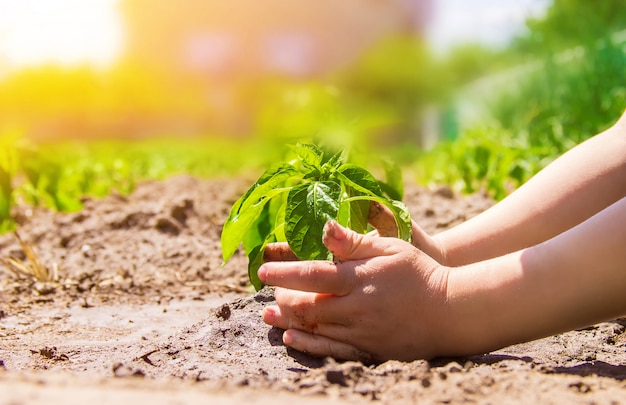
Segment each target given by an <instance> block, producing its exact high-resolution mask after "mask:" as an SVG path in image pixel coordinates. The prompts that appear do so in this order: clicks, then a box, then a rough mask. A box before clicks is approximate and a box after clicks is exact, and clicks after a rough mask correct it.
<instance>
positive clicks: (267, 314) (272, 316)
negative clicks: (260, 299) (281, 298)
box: [262, 307, 276, 324]
mask: <svg viewBox="0 0 626 405" xmlns="http://www.w3.org/2000/svg"><path fill="white" fill-rule="evenodd" d="M262 316H263V322H265V323H267V324H272V323H273V322H274V321H275V320H276V311H274V309H273V308H270V307H267V308H264V309H263V315H262Z"/></svg>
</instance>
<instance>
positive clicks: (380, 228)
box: [367, 201, 398, 237]
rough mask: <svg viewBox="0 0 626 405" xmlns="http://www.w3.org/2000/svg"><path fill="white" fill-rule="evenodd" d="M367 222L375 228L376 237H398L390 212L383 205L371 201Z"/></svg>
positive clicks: (396, 227)
mask: <svg viewBox="0 0 626 405" xmlns="http://www.w3.org/2000/svg"><path fill="white" fill-rule="evenodd" d="M367 221H368V222H369V223H370V225H372V226H373V227H374V228H376V231H377V232H378V236H390V237H397V236H398V226H397V225H396V220H395V218H394V216H393V213H392V212H391V210H390V209H389V208H387V207H385V206H384V205H382V204H380V203H377V202H374V201H372V202H371V203H370V211H369V217H368V218H367Z"/></svg>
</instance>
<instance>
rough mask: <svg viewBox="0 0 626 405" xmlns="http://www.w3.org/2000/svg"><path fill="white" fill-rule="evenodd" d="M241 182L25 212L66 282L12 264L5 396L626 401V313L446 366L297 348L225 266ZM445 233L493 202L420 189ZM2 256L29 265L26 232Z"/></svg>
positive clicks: (5, 240)
mask: <svg viewBox="0 0 626 405" xmlns="http://www.w3.org/2000/svg"><path fill="white" fill-rule="evenodd" d="M245 186H246V183H245V182H244V181H242V180H241V179H222V180H200V179H197V178H192V177H187V176H180V177H174V178H171V179H169V180H167V181H164V182H147V183H143V184H141V185H140V186H139V187H138V188H137V190H136V191H135V193H133V194H132V195H131V196H129V197H122V196H115V195H114V196H110V197H108V198H105V199H102V200H87V201H85V208H84V209H83V210H82V211H81V212H78V213H72V214H59V213H52V212H49V211H45V210H34V211H31V210H29V209H27V208H24V207H22V208H21V209H20V210H19V212H17V215H18V218H19V220H20V222H21V225H20V232H21V235H22V237H23V239H25V240H27V241H28V242H29V243H31V244H32V245H33V246H34V247H35V249H36V251H37V252H38V253H39V255H40V256H41V259H42V261H43V262H44V263H45V264H46V265H47V266H48V267H49V268H50V269H52V268H54V267H56V268H57V269H58V275H59V279H58V281H57V282H54V283H34V282H32V281H30V280H28V279H26V278H18V277H16V276H15V275H14V274H13V273H11V272H9V271H7V270H6V269H4V268H0V338H1V343H0V392H2V396H0V404H18V403H33V404H37V403H46V404H57V403H58V404H61V403H63V404H73V403H76V404H78V403H81V404H82V403H87V402H95V403H127V402H130V401H134V400H137V401H143V402H146V401H150V402H151V403H153V404H166V403H168V404H169V403H191V404H195V403H205V402H206V401H207V399H210V400H212V401H218V402H220V403H241V402H243V401H251V400H253V401H256V402H257V403H261V404H269V403H275V402H277V401H278V402H280V401H283V400H284V401H288V400H293V399H294V398H295V397H296V395H297V398H298V401H299V403H303V404H307V403H311V404H320V403H322V401H323V403H328V402H330V403H333V402H369V401H373V400H379V401H382V402H384V403H414V402H416V401H418V400H419V401H420V402H423V403H458V402H478V403H502V402H505V403H532V402H541V403H570V402H577V403H621V402H624V400H623V398H626V381H625V380H626V356H625V347H626V333H625V329H626V320H624V319H618V320H615V321H613V322H606V323H601V324H598V325H595V326H592V327H589V328H586V329H584V330H579V331H574V332H570V333H565V334H561V335H557V336H553V337H549V338H546V339H542V340H538V341H534V342H530V343H525V344H521V345H516V346H511V347H508V348H505V349H502V350H499V351H497V352H493V353H489V354H485V355H481V356H474V357H469V358H460V359H459V358H457V359H438V360H435V361H431V362H426V361H415V362H410V363H401V362H396V361H390V362H386V363H383V364H380V365H376V366H366V365H363V364H361V363H355V362H344V363H338V362H335V361H333V360H331V359H315V358H311V357H308V356H306V355H304V354H302V353H298V352H295V351H293V350H290V349H286V348H285V347H284V346H283V345H282V344H281V343H280V331H278V330H275V329H272V328H270V327H268V326H267V325H265V324H264V323H263V322H262V321H261V318H260V312H261V309H262V307H263V306H264V305H267V303H268V302H271V301H272V292H271V290H270V289H267V290H263V291H261V292H260V293H259V294H253V293H252V291H251V290H250V289H249V287H248V281H247V274H246V260H245V258H244V257H242V255H241V254H239V253H238V254H236V255H235V256H234V257H233V259H232V260H231V261H230V262H229V263H228V264H227V265H225V266H223V267H222V266H221V265H220V264H221V253H220V246H219V235H220V230H221V227H222V224H223V221H224V219H225V218H226V215H227V212H228V209H229V207H230V204H232V202H233V200H234V199H235V198H236V197H237V196H238V195H240V194H241V193H242V192H243V190H244V188H245ZM406 202H407V204H408V205H409V207H410V209H411V212H412V214H413V217H414V218H415V219H417V220H418V221H419V222H420V223H421V224H422V225H423V226H424V228H425V229H426V230H427V231H428V232H431V233H434V232H437V231H438V230H441V229H444V228H446V227H449V226H453V225H455V224H457V223H459V222H461V221H463V220H464V219H466V218H468V217H470V216H472V215H475V214H476V213H478V212H480V211H482V210H484V209H485V208H487V207H488V206H490V205H491V201H490V200H489V199H488V198H486V197H484V196H482V195H474V196H469V197H464V198H460V197H458V196H454V195H452V193H451V192H450V191H449V189H447V188H442V189H439V190H430V191H428V190H425V189H421V188H418V187H415V186H412V187H410V188H409V189H408V190H407V195H406ZM0 255H2V256H3V257H8V256H13V257H18V258H20V257H21V258H24V256H23V252H22V250H21V248H20V246H19V244H18V243H17V241H16V240H15V238H14V237H13V236H12V235H4V236H2V237H0Z"/></svg>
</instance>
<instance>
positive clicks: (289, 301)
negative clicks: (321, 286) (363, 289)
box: [263, 288, 352, 333]
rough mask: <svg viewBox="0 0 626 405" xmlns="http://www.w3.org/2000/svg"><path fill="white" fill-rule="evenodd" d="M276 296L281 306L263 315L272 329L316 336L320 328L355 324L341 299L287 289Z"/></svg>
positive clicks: (277, 290)
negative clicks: (274, 327) (297, 331)
mask: <svg viewBox="0 0 626 405" xmlns="http://www.w3.org/2000/svg"><path fill="white" fill-rule="evenodd" d="M274 296H275V298H276V303H277V305H272V306H268V307H267V308H266V309H265V310H264V311H263V320H264V321H265V323H267V324H269V325H272V326H276V327H279V328H281V329H301V330H306V331H309V332H312V333H313V332H316V331H317V330H316V328H317V327H318V325H320V324H335V325H343V326H349V325H351V324H352V320H351V319H350V316H349V315H348V314H349V308H345V305H344V302H343V300H342V299H341V297H337V296H334V295H328V294H316V293H306V292H302V291H294V290H286V289H283V288H277V289H276V290H275V292H274Z"/></svg>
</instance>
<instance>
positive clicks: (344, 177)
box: [336, 163, 384, 197]
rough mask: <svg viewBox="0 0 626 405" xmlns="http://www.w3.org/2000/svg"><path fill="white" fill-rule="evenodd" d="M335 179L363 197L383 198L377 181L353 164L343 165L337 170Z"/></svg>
mask: <svg viewBox="0 0 626 405" xmlns="http://www.w3.org/2000/svg"><path fill="white" fill-rule="evenodd" d="M336 175H337V178H338V179H339V180H340V181H341V182H343V183H344V184H347V185H349V186H350V187H352V188H354V189H356V190H358V191H359V192H361V193H362V194H365V195H375V196H378V197H384V195H383V192H382V190H381V189H380V185H379V184H378V181H377V180H376V179H375V178H374V176H372V174H371V173H370V172H368V171H367V170H365V169H363V168H362V167H360V166H357V165H354V164H350V163H348V164H345V165H343V166H341V167H340V168H339V169H337V172H336Z"/></svg>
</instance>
